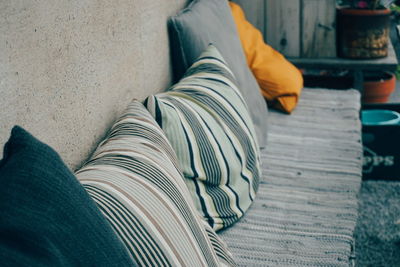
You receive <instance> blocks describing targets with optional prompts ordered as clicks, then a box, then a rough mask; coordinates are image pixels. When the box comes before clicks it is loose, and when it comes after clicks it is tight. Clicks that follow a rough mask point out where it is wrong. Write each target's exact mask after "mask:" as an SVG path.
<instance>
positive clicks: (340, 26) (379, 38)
mask: <svg viewBox="0 0 400 267" xmlns="http://www.w3.org/2000/svg"><path fill="white" fill-rule="evenodd" d="M389 29H390V10H389V9H376V10H368V9H348V8H342V9H338V10H337V49H338V55H339V57H344V58H352V59H369V58H382V57H386V56H387V54H388V41H389Z"/></svg>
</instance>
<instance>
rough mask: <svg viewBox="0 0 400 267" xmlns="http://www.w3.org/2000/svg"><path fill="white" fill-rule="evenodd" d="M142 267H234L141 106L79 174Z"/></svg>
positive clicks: (116, 128)
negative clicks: (197, 207) (200, 212)
mask: <svg viewBox="0 0 400 267" xmlns="http://www.w3.org/2000/svg"><path fill="white" fill-rule="evenodd" d="M76 176H77V178H78V179H79V180H80V182H81V183H82V184H83V186H84V188H85V189H86V190H87V191H88V193H89V194H90V196H91V197H92V198H93V199H94V200H95V202H96V204H97V205H98V207H99V208H100V209H101V211H102V212H103V214H104V215H105V217H106V218H107V219H108V221H109V222H110V223H111V225H112V226H113V228H114V229H115V231H116V232H117V234H118V235H119V236H120V238H121V239H122V240H123V242H124V243H125V245H126V247H127V248H128V250H129V252H130V253H131V255H132V256H133V258H134V259H135V260H136V262H137V263H138V265H140V266H225V265H234V262H233V260H232V258H231V256H230V254H229V252H228V251H227V250H226V246H225V245H224V243H222V241H220V239H219V238H218V237H216V235H215V233H214V232H213V230H212V229H210V228H209V227H208V225H207V223H206V222H204V221H202V219H201V217H200V216H199V215H198V212H197V210H196V208H195V207H194V204H193V201H192V199H191V197H190V195H189V192H188V190H187V187H186V185H185V182H184V178H183V177H182V174H181V171H180V170H179V169H178V166H177V161H176V156H175V153H174V151H173V150H172V148H171V146H170V144H169V142H168V141H167V139H166V138H165V136H164V134H163V132H162V130H161V129H160V128H159V127H158V125H157V123H156V122H155V121H154V119H153V118H152V117H151V115H150V114H149V113H148V111H147V110H146V109H145V108H144V107H143V105H142V104H141V103H139V102H137V101H134V102H132V103H131V104H130V105H129V107H128V109H127V110H126V112H125V113H124V115H123V116H122V117H121V118H120V119H119V120H118V121H117V122H116V123H115V125H114V126H113V127H112V129H111V132H110V133H109V135H108V137H107V138H106V139H105V140H104V141H103V142H102V143H101V144H100V145H99V147H98V148H97V150H96V151H95V152H94V154H93V156H92V157H91V159H90V160H89V161H88V162H87V163H86V164H85V165H84V166H83V167H82V168H81V169H80V170H78V171H77V172H76Z"/></svg>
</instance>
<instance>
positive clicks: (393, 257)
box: [355, 181, 400, 267]
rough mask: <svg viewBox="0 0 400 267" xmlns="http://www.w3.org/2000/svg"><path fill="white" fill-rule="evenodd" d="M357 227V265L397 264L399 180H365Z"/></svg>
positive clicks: (399, 250) (399, 249) (399, 251)
mask: <svg viewBox="0 0 400 267" xmlns="http://www.w3.org/2000/svg"><path fill="white" fill-rule="evenodd" d="M359 205H360V206H359V219H358V223H357V226H356V232H355V237H356V259H357V260H356V266H359V267H365V266H371V267H372V266H374V267H375V266H390V267H392V266H395V267H398V266H400V182H387V181H364V182H363V183H362V186H361V191H360V196H359Z"/></svg>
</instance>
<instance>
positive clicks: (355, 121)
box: [220, 88, 363, 267]
mask: <svg viewBox="0 0 400 267" xmlns="http://www.w3.org/2000/svg"><path fill="white" fill-rule="evenodd" d="M359 111H360V94H359V92H358V91H356V90H330V89H329V90H328V89H309V88H304V90H303V93H302V95H301V98H300V101H299V104H298V107H297V108H296V109H295V110H294V111H293V113H292V114H291V115H290V116H287V115H285V114H282V113H279V112H276V111H271V112H270V113H269V118H268V121H269V122H270V125H269V126H270V128H269V129H270V132H269V133H268V134H269V136H268V138H269V139H268V140H269V143H268V146H267V147H266V149H265V150H263V151H262V155H261V161H262V168H263V174H264V177H263V178H262V179H261V183H260V189H259V192H258V194H257V199H256V201H255V203H254V204H253V205H252V206H251V208H250V209H249V210H248V212H247V214H246V216H245V217H244V218H243V219H242V220H240V221H239V222H238V223H237V224H235V226H234V227H231V228H229V229H227V230H226V231H223V232H221V233H220V236H221V237H222V239H224V240H225V241H226V243H227V244H228V247H229V249H230V251H231V252H232V254H233V255H234V258H235V260H236V262H237V263H238V265H239V266H260V267H261V266H263V267H264V266H271V267H276V266H284V267H289V266H291V267H303V266H321V267H322V266H343V267H349V266H354V259H355V258H354V257H355V254H354V253H355V249H357V244H355V240H354V236H353V234H354V229H355V226H356V222H357V217H358V215H357V214H358V205H357V203H358V202H357V193H358V191H359V188H360V184H361V174H362V155H363V148H362V143H361V142H360V140H361V123H360V119H359ZM354 245H356V246H354Z"/></svg>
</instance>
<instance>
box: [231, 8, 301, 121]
mask: <svg viewBox="0 0 400 267" xmlns="http://www.w3.org/2000/svg"><path fill="white" fill-rule="evenodd" d="M229 5H230V7H231V10H232V15H233V18H234V20H235V23H236V27H237V30H238V33H239V37H240V41H241V43H242V46H243V49H244V51H245V54H246V57H247V63H248V65H249V67H250V69H251V70H252V72H253V74H254V76H255V77H256V79H257V81H258V84H259V86H260V87H261V92H262V94H263V96H264V97H265V98H266V99H267V101H268V102H269V103H270V104H272V106H273V107H275V108H278V109H280V110H282V111H285V112H287V113H290V112H292V110H293V109H294V108H295V107H296V104H297V101H298V98H299V96H300V93H301V89H302V88H303V77H302V74H301V72H300V71H299V70H298V69H297V68H296V67H295V66H294V65H293V64H291V63H290V62H289V61H288V60H286V59H285V58H284V56H283V55H282V54H280V53H279V52H278V51H276V50H274V49H273V48H272V47H271V46H269V45H267V44H266V43H264V40H263V37H262V34H261V32H260V31H259V30H257V29H256V28H255V27H254V26H253V25H252V24H251V23H250V22H248V21H247V20H246V17H245V15H244V12H243V10H242V9H241V7H240V6H239V5H237V4H235V3H232V2H229Z"/></svg>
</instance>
